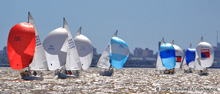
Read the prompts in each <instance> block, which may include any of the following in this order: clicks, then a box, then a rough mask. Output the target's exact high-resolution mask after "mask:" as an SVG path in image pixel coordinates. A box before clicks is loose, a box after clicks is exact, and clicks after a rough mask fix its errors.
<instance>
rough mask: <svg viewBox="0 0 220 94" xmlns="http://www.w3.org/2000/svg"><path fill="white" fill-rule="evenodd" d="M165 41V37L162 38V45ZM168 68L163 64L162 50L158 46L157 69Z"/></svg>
mask: <svg viewBox="0 0 220 94" xmlns="http://www.w3.org/2000/svg"><path fill="white" fill-rule="evenodd" d="M163 43H164V38H163V39H162V41H161V42H160V45H162V44H163ZM165 69H166V68H165V67H164V66H163V63H162V60H161V57H160V51H159V48H158V54H157V62H156V70H165Z"/></svg>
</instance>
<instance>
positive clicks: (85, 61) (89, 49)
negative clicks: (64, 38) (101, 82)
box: [74, 27, 93, 70]
mask: <svg viewBox="0 0 220 94" xmlns="http://www.w3.org/2000/svg"><path fill="white" fill-rule="evenodd" d="M74 42H75V45H76V49H77V52H78V55H79V58H80V62H81V65H82V69H83V70H86V69H88V68H89V67H90V65H91V63H92V58H93V45H92V42H91V41H90V40H89V39H88V38H87V37H86V36H84V35H82V34H81V27H80V29H79V30H78V32H77V33H76V36H75V38H74Z"/></svg>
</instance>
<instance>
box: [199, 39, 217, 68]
mask: <svg viewBox="0 0 220 94" xmlns="http://www.w3.org/2000/svg"><path fill="white" fill-rule="evenodd" d="M196 51H197V55H198V58H199V61H200V65H201V66H202V67H211V66H212V64H213V62H214V50H213V47H212V46H211V45H210V44H209V43H207V42H200V43H199V44H198V46H197V47H196Z"/></svg>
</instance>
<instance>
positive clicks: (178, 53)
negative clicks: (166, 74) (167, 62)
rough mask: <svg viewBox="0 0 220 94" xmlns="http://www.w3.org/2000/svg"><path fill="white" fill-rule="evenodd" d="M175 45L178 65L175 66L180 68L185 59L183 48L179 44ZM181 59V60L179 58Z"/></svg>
mask: <svg viewBox="0 0 220 94" xmlns="http://www.w3.org/2000/svg"><path fill="white" fill-rule="evenodd" d="M173 47H174V48H175V55H176V65H175V68H177V69H179V68H180V66H181V63H182V60H183V50H182V49H181V48H180V47H179V46H177V45H173ZM178 59H180V60H178Z"/></svg>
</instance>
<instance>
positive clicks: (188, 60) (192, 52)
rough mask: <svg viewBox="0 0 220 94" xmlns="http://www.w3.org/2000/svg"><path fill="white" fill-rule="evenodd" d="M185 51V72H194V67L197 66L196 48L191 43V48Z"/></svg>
mask: <svg viewBox="0 0 220 94" xmlns="http://www.w3.org/2000/svg"><path fill="white" fill-rule="evenodd" d="M184 52H185V58H184V60H183V64H182V69H183V70H184V73H192V69H194V66H195V58H196V49H195V48H192V44H190V46H189V48H188V49H186V51H184Z"/></svg>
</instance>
